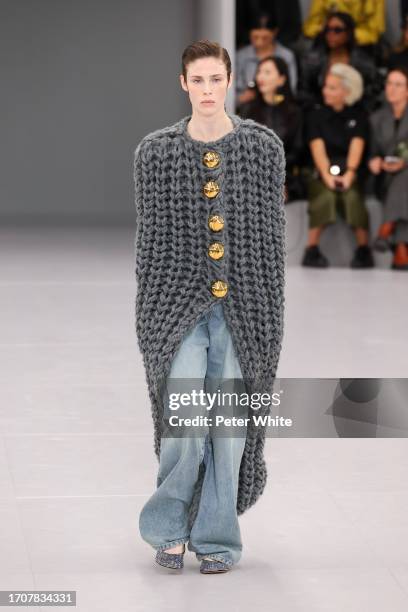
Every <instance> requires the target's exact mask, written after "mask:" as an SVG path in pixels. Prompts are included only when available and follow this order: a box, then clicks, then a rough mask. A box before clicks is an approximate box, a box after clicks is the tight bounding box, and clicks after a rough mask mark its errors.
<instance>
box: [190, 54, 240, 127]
mask: <svg viewBox="0 0 408 612" xmlns="http://www.w3.org/2000/svg"><path fill="white" fill-rule="evenodd" d="M180 82H181V86H182V88H183V89H184V91H188V94H189V97H190V102H191V105H192V107H193V110H194V111H195V112H197V113H200V114H203V115H214V114H216V113H217V112H219V111H220V109H221V110H224V104H225V97H226V95H227V90H228V89H229V88H230V87H231V83H232V73H231V78H230V81H229V83H228V81H227V69H226V67H225V64H224V62H223V61H222V60H219V59H216V58H215V57H201V58H199V59H197V60H195V61H194V62H191V63H190V64H188V66H187V83H186V82H185V81H184V77H183V75H182V74H181V75H180Z"/></svg>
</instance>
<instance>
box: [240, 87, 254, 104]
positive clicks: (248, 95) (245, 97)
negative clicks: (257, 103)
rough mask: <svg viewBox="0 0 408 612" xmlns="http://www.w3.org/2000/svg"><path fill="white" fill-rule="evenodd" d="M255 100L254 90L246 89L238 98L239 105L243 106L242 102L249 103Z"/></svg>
mask: <svg viewBox="0 0 408 612" xmlns="http://www.w3.org/2000/svg"><path fill="white" fill-rule="evenodd" d="M254 98H255V90H254V89H246V90H245V91H243V92H242V94H240V95H239V96H238V102H239V104H243V103H244V102H250V101H251V100H253V99H254Z"/></svg>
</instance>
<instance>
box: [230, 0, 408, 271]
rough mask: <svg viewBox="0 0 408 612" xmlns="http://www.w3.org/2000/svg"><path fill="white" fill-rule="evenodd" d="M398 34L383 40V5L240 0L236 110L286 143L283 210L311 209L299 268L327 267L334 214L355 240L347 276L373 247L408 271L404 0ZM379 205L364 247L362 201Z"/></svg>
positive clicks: (374, 1)
mask: <svg viewBox="0 0 408 612" xmlns="http://www.w3.org/2000/svg"><path fill="white" fill-rule="evenodd" d="M399 11H400V26H401V37H400V40H399V43H398V44H397V45H392V44H391V43H390V41H389V40H388V39H387V36H386V28H385V1H384V0H340V1H338V2H332V1H331V0H312V1H311V3H310V6H309V10H308V15H307V17H306V19H304V20H303V22H302V16H301V10H300V6H299V0H277V1H275V2H273V1H269V2H268V1H265V0H264V1H262V0H237V49H238V51H237V54H236V70H235V85H236V112H237V114H239V115H240V116H242V117H245V118H250V119H254V120H255V121H258V122H259V123H262V124H264V125H266V126H268V127H270V128H272V129H273V130H275V132H276V133H277V134H278V135H279V137H280V138H281V139H282V141H283V144H284V147H285V152H286V163H287V169H286V170H287V180H286V204H287V205H289V204H290V203H291V202H294V201H297V200H306V201H307V212H308V226H309V229H308V239H307V244H306V246H305V249H304V253H303V258H302V265H304V266H310V267H319V268H322V267H327V266H328V265H329V260H328V258H327V257H326V256H325V254H324V253H323V252H322V250H321V248H320V245H319V242H320V238H321V234H322V231H323V230H324V228H325V227H327V226H328V225H329V224H333V223H335V222H336V219H337V218H338V214H339V215H341V216H342V217H343V219H344V221H345V222H346V223H347V224H348V225H349V226H350V228H351V229H352V231H353V232H354V234H355V239H356V247H355V251H354V254H353V257H352V259H351V261H350V266H351V267H352V268H362V269H364V268H372V267H374V265H375V264H374V258H373V253H372V248H374V249H376V250H378V251H381V252H385V251H388V250H389V251H391V252H392V262H391V264H390V265H391V268H392V269H394V270H403V271H408V0H400V4H399ZM368 196H374V197H375V198H377V199H378V200H379V201H380V202H381V205H382V223H381V224H380V227H379V229H378V232H377V233H376V236H375V239H374V240H373V242H372V244H370V232H369V225H370V218H369V213H368V211H367V206H366V199H367V197H368Z"/></svg>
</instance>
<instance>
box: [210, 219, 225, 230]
mask: <svg viewBox="0 0 408 612" xmlns="http://www.w3.org/2000/svg"><path fill="white" fill-rule="evenodd" d="M208 227H209V228H210V230H212V231H213V232H220V231H221V230H222V229H223V228H224V217H222V216H221V215H210V217H209V219H208Z"/></svg>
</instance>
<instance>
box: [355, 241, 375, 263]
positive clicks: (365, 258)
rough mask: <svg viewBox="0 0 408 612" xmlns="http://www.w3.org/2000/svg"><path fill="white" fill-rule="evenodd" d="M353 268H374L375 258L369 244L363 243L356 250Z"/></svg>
mask: <svg viewBox="0 0 408 612" xmlns="http://www.w3.org/2000/svg"><path fill="white" fill-rule="evenodd" d="M350 267H351V268H374V259H373V255H372V253H371V249H370V247H369V246H368V244H362V245H360V246H359V247H357V248H356V250H355V251H354V256H353V259H352V260H351V262H350Z"/></svg>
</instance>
